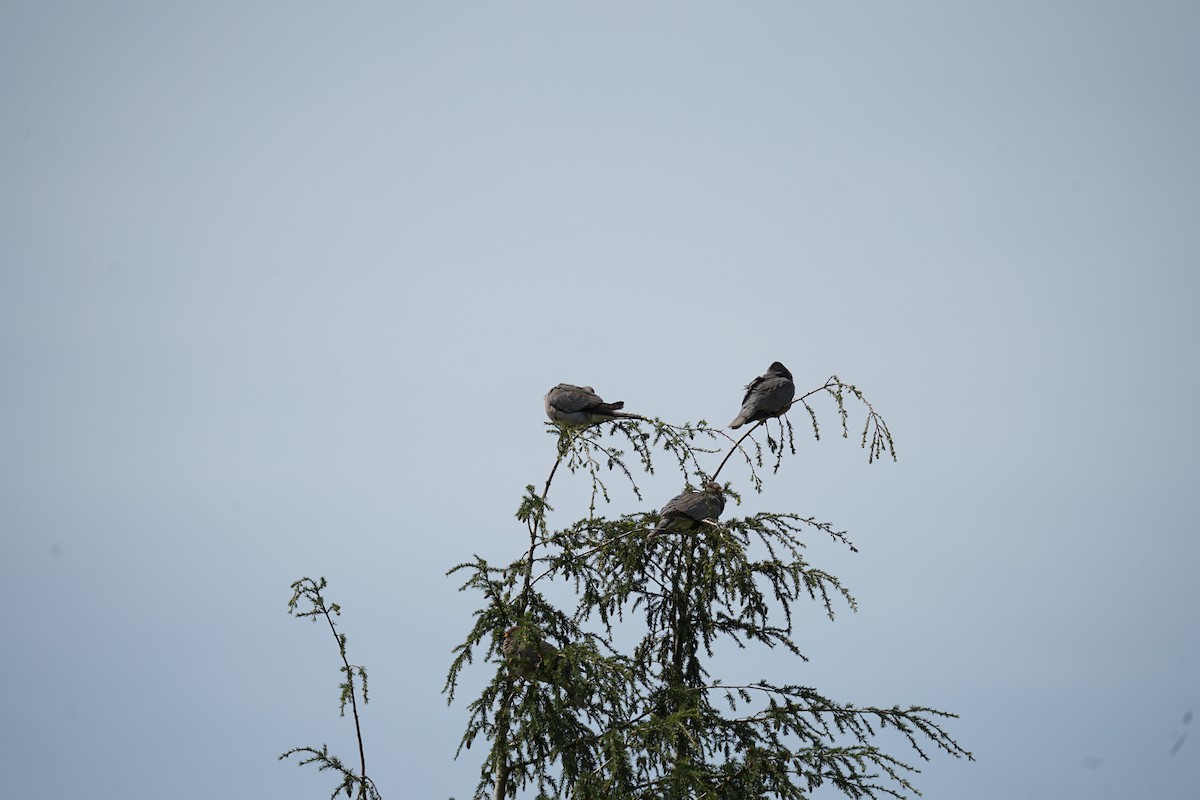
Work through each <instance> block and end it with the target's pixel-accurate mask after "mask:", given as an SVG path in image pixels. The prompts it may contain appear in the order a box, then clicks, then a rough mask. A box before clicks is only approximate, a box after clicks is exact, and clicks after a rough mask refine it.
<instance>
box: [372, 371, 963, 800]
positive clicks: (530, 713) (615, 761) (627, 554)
mask: <svg viewBox="0 0 1200 800" xmlns="http://www.w3.org/2000/svg"><path fill="white" fill-rule="evenodd" d="M817 397H826V398H829V399H831V400H832V402H833V405H834V408H835V413H836V414H837V416H838V418H839V422H840V427H841V432H842V436H843V437H846V438H848V436H849V427H848V424H849V422H848V421H849V411H848V409H847V402H848V401H850V400H854V401H857V402H858V403H861V405H862V407H863V408H865V410H866V422H865V424H864V426H863V429H862V436H861V444H862V446H863V448H864V449H866V450H867V452H868V457H869V459H870V460H871V461H875V460H877V459H879V458H881V457H883V456H890V457H891V458H892V459H893V460H894V459H895V455H896V454H895V448H894V444H893V441H892V436H891V432H890V431H889V430H888V427H887V425H886V423H885V422H884V420H883V419H882V418H881V417H880V416H879V415H878V414H877V413H876V412H875V410H874V408H872V406H871V405H870V404H869V403H868V402H867V401H866V399H865V398H864V397H863V395H862V393H861V392H860V391H859V390H858V389H857V388H855V387H854V386H852V385H850V384H846V383H843V382H842V381H841V380H839V379H838V378H837V377H836V376H834V377H832V378H830V379H829V380H828V381H826V382H825V384H824V385H822V386H819V387H817V388H815V389H813V390H812V391H810V392H808V393H807V394H804V395H802V396H801V397H799V398H797V399H796V400H795V401H794V403H793V408H794V407H795V405H797V404H798V405H801V406H803V407H804V408H805V410H806V411H807V412H808V415H809V418H810V420H811V422H812V429H813V434H814V436H816V437H817V438H818V439H819V438H820V434H821V429H820V426H819V425H818V415H817V413H816V410H815V409H814V407H813V405H811V404H810V401H811V400H814V399H815V398H817ZM549 431H550V433H551V434H553V435H554V436H556V437H557V442H556V444H557V447H556V450H555V461H554V465H553V467H552V468H551V470H550V474H549V477H548V478H547V479H546V481H545V484H544V485H543V486H542V487H541V489H540V490H539V489H538V488H537V487H536V486H534V485H530V486H528V487H527V489H526V492H525V495H524V497H523V498H522V500H521V503H520V507H519V509H518V511H517V519H518V520H519V521H520V522H521V523H523V524H524V526H525V529H526V531H527V532H528V545H527V547H526V548H525V549H524V551H523V552H522V553H521V555H520V556H519V557H518V558H516V560H514V561H513V562H512V563H510V564H508V565H506V566H494V565H492V564H490V563H488V562H487V561H486V560H485V559H483V558H482V557H479V556H476V557H475V558H474V559H473V560H471V561H468V562H465V563H461V564H458V565H457V566H455V567H454V568H453V569H452V570H451V571H450V572H451V574H454V573H461V574H464V575H465V580H464V582H463V584H462V589H463V590H468V591H477V592H479V593H480V594H481V595H482V597H483V599H484V603H485V604H484V606H483V607H482V608H480V609H479V610H478V611H477V612H476V614H475V623H474V626H473V627H472V629H471V631H470V632H469V634H468V636H467V638H466V640H465V641H464V642H463V643H462V644H461V645H459V646H458V647H457V648H456V650H455V653H456V656H455V658H454V660H453V663H452V664H451V667H450V670H449V674H448V676H447V679H446V685H445V690H444V691H445V692H446V694H447V699H448V702H453V700H454V697H455V692H456V690H457V688H458V685H459V679H460V676H461V674H462V672H463V670H464V669H466V668H467V667H468V666H469V665H471V664H472V663H473V662H474V661H475V660H476V659H477V658H478V657H482V660H483V661H484V662H485V663H487V664H489V665H490V666H492V667H493V668H494V675H493V676H492V678H491V680H490V682H488V683H487V685H486V686H484V688H483V689H482V691H481V693H480V694H479V696H478V697H476V698H475V699H474V700H472V701H471V702H470V703H469V705H468V706H467V709H468V712H469V716H468V721H467V726H466V729H465V732H464V734H463V737H462V740H461V743H460V746H459V750H458V755H460V756H461V755H462V754H463V750H464V748H470V747H471V745H472V743H473V742H474V741H475V740H476V739H478V738H479V737H483V738H484V739H485V740H486V741H487V742H489V743H490V747H489V749H488V750H487V754H486V755H485V756H484V759H483V763H482V765H481V770H480V779H479V783H478V785H477V787H476V791H475V797H476V798H480V799H481V798H485V797H487V796H489V795H490V796H491V797H493V798H495V800H503V799H504V798H508V797H514V796H516V795H517V794H518V793H521V792H533V793H535V796H536V797H538V798H550V797H571V798H577V799H578V800H591V799H592V798H603V800H633V798H714V799H715V798H720V799H721V800H734V799H735V798H762V797H768V796H773V797H779V798H805V797H809V796H810V794H811V792H812V791H813V790H815V789H817V787H822V786H826V787H833V788H834V789H836V790H837V791H839V792H841V793H842V794H844V795H846V796H848V797H851V798H879V797H883V796H892V797H904V796H906V793H909V792H912V793H915V794H919V792H917V790H916V789H915V787H914V786H913V784H912V783H911V782H910V779H911V778H912V776H913V773H915V772H918V771H919V770H918V769H917V768H916V767H915V766H914V765H913V764H912V763H908V762H907V761H905V760H902V759H901V758H899V757H897V756H895V755H892V754H890V753H888V752H886V751H885V750H884V749H883V748H882V747H881V746H879V745H878V744H877V743H876V739H877V735H878V734H879V733H880V732H881V731H883V730H885V729H892V730H894V731H897V732H899V734H900V735H901V737H902V739H903V740H906V741H907V743H908V745H909V746H910V747H911V751H910V752H911V753H912V754H915V756H916V757H917V758H919V759H922V760H928V758H929V752H931V751H936V750H941V751H944V752H945V753H948V754H950V755H951V756H954V757H966V758H971V754H970V753H969V752H967V751H966V750H964V749H963V748H962V747H960V746H959V744H958V743H957V742H956V741H955V740H954V739H953V738H952V737H951V736H950V735H949V734H948V733H947V732H946V731H945V730H944V728H943V727H942V725H943V723H944V721H945V718H947V717H953V716H954V715H953V714H949V713H947V712H944V711H939V710H936V709H933V708H927V707H923V706H909V707H905V708H901V707H899V706H892V707H886V708H885V707H873V706H865V707H859V706H855V705H853V704H849V703H843V702H838V701H835V700H833V699H830V698H828V697H826V696H824V695H822V694H821V693H819V692H818V691H817V690H815V689H813V688H811V687H808V686H802V685H798V684H790V683H784V684H778V683H774V682H771V681H769V680H766V679H759V680H754V681H751V682H740V683H725V682H723V681H722V680H721V679H719V678H717V677H715V676H714V675H713V674H712V672H711V671H710V667H711V665H712V659H713V654H714V644H715V643H717V642H718V641H719V640H722V639H728V640H731V641H733V642H735V643H736V644H737V645H738V646H740V647H767V648H782V649H784V650H786V651H787V652H789V653H791V654H793V655H794V656H796V657H797V658H799V659H803V658H804V656H803V655H802V653H801V651H800V648H799V646H798V644H797V643H796V641H795V640H794V638H793V610H794V607H795V606H796V604H797V603H799V602H803V601H812V602H816V603H819V604H820V606H821V607H822V609H823V611H824V613H825V614H826V615H828V617H829V618H830V619H833V617H834V614H835V607H836V606H839V605H841V604H844V605H845V606H846V607H848V608H850V609H852V610H853V609H855V607H856V606H855V601H854V598H853V597H852V596H851V595H850V593H849V592H848V591H847V590H846V589H845V587H843V586H842V584H841V583H840V582H839V580H838V579H837V577H836V576H834V575H832V574H830V573H828V572H826V571H824V570H821V569H819V568H818V567H815V566H813V565H812V564H810V563H809V562H808V561H807V560H806V558H805V547H806V539H807V538H808V537H809V536H811V535H813V534H818V535H820V536H822V537H825V536H828V537H830V538H831V539H832V540H833V541H835V542H837V543H840V544H842V545H844V546H846V547H849V548H850V549H851V550H854V547H853V545H852V544H851V543H850V541H849V540H848V539H847V538H846V535H845V533H844V532H841V531H837V530H835V529H834V528H833V526H831V525H830V524H829V523H825V522H820V521H818V520H816V519H815V518H813V517H805V516H802V515H800V514H796V513H792V512H780V513H768V512H764V513H758V514H754V515H751V516H745V517H726V518H722V519H720V520H718V521H715V522H713V523H711V524H708V525H706V526H703V527H702V529H701V530H699V531H696V532H687V533H679V532H675V531H655V526H656V522H657V520H658V517H657V514H655V513H648V512H636V513H629V514H624V515H620V516H614V517H607V516H603V515H600V514H597V501H598V500H600V499H603V500H605V501H611V498H610V492H609V487H608V485H607V484H606V482H605V481H606V479H607V477H608V476H609V475H610V474H611V475H618V476H621V478H622V479H623V480H626V481H628V483H629V484H630V486H631V487H632V490H633V492H634V494H635V495H636V496H637V498H638V499H639V500H640V499H641V498H642V494H641V490H640V488H639V486H638V484H637V477H636V474H635V472H636V471H637V470H640V471H642V472H644V473H646V474H652V473H654V470H655V466H656V458H658V459H662V458H664V457H665V459H666V460H668V461H669V462H673V466H675V467H677V468H678V470H679V472H680V473H681V477H682V479H683V483H684V485H685V487H686V489H687V490H691V489H692V488H693V487H696V486H701V485H703V484H705V483H706V482H707V481H719V478H720V475H721V472H722V470H724V469H725V468H726V466H727V465H728V464H729V462H730V459H731V457H732V456H734V454H738V455H739V456H740V459H738V460H735V463H741V464H743V465H744V467H745V468H746V470H747V473H748V478H747V480H746V481H744V484H743V485H748V486H750V487H751V488H752V489H753V490H754V491H755V492H759V493H761V492H763V490H764V479H763V477H764V471H765V470H766V469H767V468H768V466H769V468H770V472H771V473H772V474H773V473H776V472H778V471H779V469H780V468H781V466H782V464H783V462H784V460H785V458H786V457H789V456H794V455H795V454H796V446H795V435H794V434H795V432H794V430H793V428H792V425H791V423H790V422H789V420H788V418H787V416H783V417H780V418H778V419H773V420H765V421H762V422H759V423H757V424H755V425H753V426H751V427H750V428H749V429H748V430H746V431H745V433H743V434H742V435H741V436H740V437H739V438H737V439H734V438H732V437H731V436H729V435H728V434H727V433H725V432H724V431H722V430H720V429H716V428H712V427H710V426H709V425H708V424H707V423H705V422H704V421H701V422H699V423H697V424H694V425H693V424H686V425H671V424H668V423H666V422H663V421H662V420H659V419H653V420H639V419H618V420H613V421H610V422H605V423H602V424H601V425H598V426H594V427H590V428H586V429H583V430H572V429H565V430H560V429H559V428H557V427H554V426H553V425H550V426H549ZM760 437H761V439H762V441H760ZM721 453H724V457H723V458H722V459H721V460H720V461H719V463H718V465H717V467H716V469H715V470H714V471H713V472H712V473H711V474H710V473H708V472H706V471H705V470H704V468H703V464H704V462H705V461H708V460H713V461H715V460H716V457H717V456H718V455H720V454H721ZM560 467H562V468H565V470H566V471H567V472H569V473H571V474H574V475H580V476H582V477H584V478H585V479H587V480H589V481H590V485H591V503H590V505H589V507H588V509H587V515H586V516H584V517H582V518H580V519H577V520H575V521H573V522H571V523H569V524H566V525H562V526H557V525H555V526H552V525H551V523H550V519H549V517H550V512H551V511H552V508H551V506H550V505H549V503H548V497H549V495H550V489H551V486H552V484H553V482H554V479H555V475H556V474H559V470H560ZM724 491H725V493H726V494H727V495H729V496H731V497H734V498H736V499H739V502H740V497H739V495H738V494H737V492H736V491H735V490H734V489H733V487H732V486H731V485H730V484H729V483H726V484H725V485H724ZM550 587H557V588H556V589H555V591H553V592H552V591H550ZM563 587H566V589H567V591H564V590H563ZM562 595H567V596H568V597H569V598H570V600H569V604H568V605H567V606H566V607H560V606H559V605H556V603H555V602H553V600H552V597H559V596H562ZM514 637H515V638H517V639H518V641H516V642H514V641H510V639H512V638H514ZM514 653H515V654H517V655H514ZM531 663H532V664H533V665H532V666H531ZM909 758H911V756H909ZM364 772H365V770H364Z"/></svg>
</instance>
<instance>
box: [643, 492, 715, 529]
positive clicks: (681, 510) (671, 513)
mask: <svg viewBox="0 0 1200 800" xmlns="http://www.w3.org/2000/svg"><path fill="white" fill-rule="evenodd" d="M724 510H725V494H724V492H723V491H722V489H721V484H719V483H717V482H716V481H709V482H708V483H706V484H704V486H703V487H702V490H701V491H699V492H684V493H683V494H681V495H677V496H675V497H672V498H671V499H670V500H668V501H667V504H666V505H665V506H663V507H662V511H660V512H658V514H659V521H658V525H657V526H656V527H655V528H654V533H660V532H662V531H668V530H670V531H693V530H696V529H697V528H699V527H700V526H701V525H703V524H704V520H713V521H716V520H717V519H718V518H719V517H720V516H721V512H722V511H724Z"/></svg>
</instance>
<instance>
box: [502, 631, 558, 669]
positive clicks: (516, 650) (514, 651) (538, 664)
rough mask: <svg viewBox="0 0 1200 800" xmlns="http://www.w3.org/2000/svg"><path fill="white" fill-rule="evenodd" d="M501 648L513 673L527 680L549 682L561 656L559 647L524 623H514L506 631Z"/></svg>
mask: <svg viewBox="0 0 1200 800" xmlns="http://www.w3.org/2000/svg"><path fill="white" fill-rule="evenodd" d="M501 649H502V650H503V651H504V661H505V662H506V663H507V664H508V666H509V669H511V670H512V672H513V674H514V675H516V676H517V677H518V678H524V679H525V680H527V681H542V682H543V683H548V682H549V678H550V676H551V675H552V674H553V672H554V670H555V668H556V666H557V662H558V657H559V653H558V648H557V647H555V646H554V645H552V644H550V643H548V642H544V641H542V640H541V638H540V637H538V635H537V634H536V633H534V632H533V631H532V630H531V629H529V628H528V627H525V626H522V625H513V626H512V627H511V628H509V629H508V630H506V631H505V632H504V643H503V644H502V645H501Z"/></svg>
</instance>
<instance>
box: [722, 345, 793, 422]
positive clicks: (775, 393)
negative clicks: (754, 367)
mask: <svg viewBox="0 0 1200 800" xmlns="http://www.w3.org/2000/svg"><path fill="white" fill-rule="evenodd" d="M795 395H796V384H794V383H792V373H790V372H788V369H787V367H785V366H784V365H783V364H780V363H779V362H778V361H776V362H775V363H773V364H772V365H771V366H770V367H768V368H767V374H765V375H759V376H758V377H757V378H755V379H754V380H752V381H750V383H748V384H746V396H745V397H743V398H742V410H741V411H740V412H738V415H737V416H736V417H734V418H733V422H731V423H729V427H731V428H740V427H742V426H743V425H745V424H746V423H747V422H758V421H759V420H762V419H770V418H771V417H778V416H779V415H780V414H782V413H783V412H785V411H787V410H788V409H789V408H791V406H792V398H793V397H795Z"/></svg>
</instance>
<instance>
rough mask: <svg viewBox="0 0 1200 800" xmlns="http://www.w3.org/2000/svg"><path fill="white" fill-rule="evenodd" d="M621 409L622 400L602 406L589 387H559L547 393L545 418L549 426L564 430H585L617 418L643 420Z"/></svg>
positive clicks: (602, 403)
mask: <svg viewBox="0 0 1200 800" xmlns="http://www.w3.org/2000/svg"><path fill="white" fill-rule="evenodd" d="M624 407H625V402H624V401H623V400H618V401H617V402H615V403H606V402H604V401H603V400H601V399H600V397H599V396H598V395H597V394H596V392H595V390H594V389H592V387H590V386H572V385H571V384H569V383H560V384H559V385H558V386H555V387H554V388H553V389H551V390H550V391H548V392H546V416H548V417H549V418H550V421H551V422H553V423H554V424H556V425H560V426H562V427H564V428H586V427H588V426H590V425H598V424H600V423H601V422H606V421H608V420H611V419H618V418H623V419H645V417H641V416H638V415H637V414H630V413H627V412H625V411H621V410H620V409H622V408H624Z"/></svg>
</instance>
